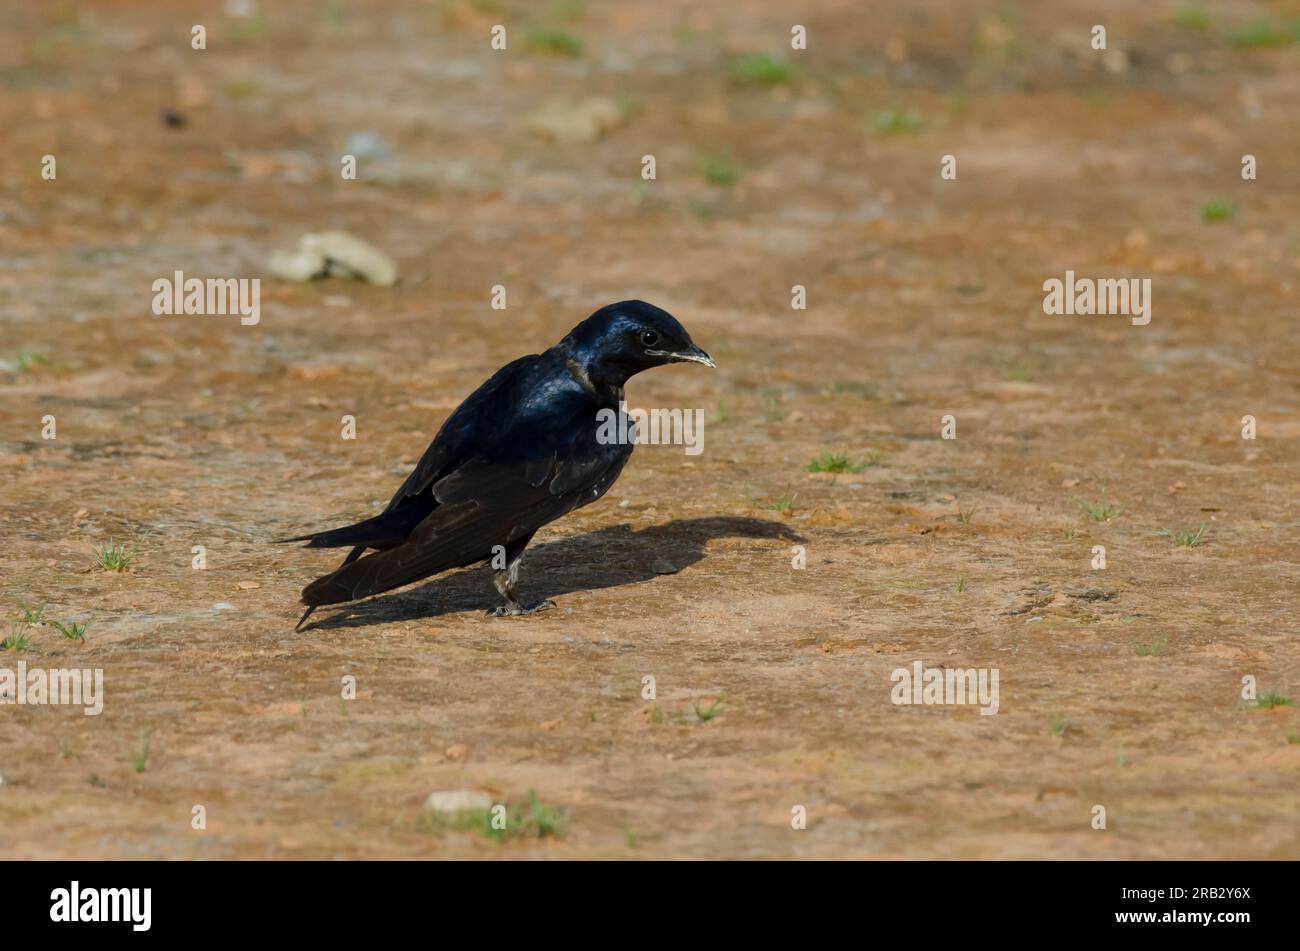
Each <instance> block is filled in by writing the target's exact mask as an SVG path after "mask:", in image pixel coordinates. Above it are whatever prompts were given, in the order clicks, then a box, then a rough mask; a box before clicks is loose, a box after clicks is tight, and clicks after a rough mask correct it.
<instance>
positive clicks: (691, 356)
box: [668, 344, 717, 369]
mask: <svg viewBox="0 0 1300 951" xmlns="http://www.w3.org/2000/svg"><path fill="white" fill-rule="evenodd" d="M668 356H669V357H671V358H672V359H673V361H675V362H682V363H702V364H704V365H705V366H706V367H713V368H715V369H716V368H717V364H716V363H714V362H713V358H712V357H710V356H709V355H708V354H707V353H705V352H704V351H703V350H701V349H700V348H699V347H697V346H695V344H691V346H690V347H689V348H688V349H686V350H682V351H680V352H678V353H670V354H669V355H668Z"/></svg>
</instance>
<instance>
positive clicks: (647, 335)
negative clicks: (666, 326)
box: [641, 330, 659, 347]
mask: <svg viewBox="0 0 1300 951" xmlns="http://www.w3.org/2000/svg"><path fill="white" fill-rule="evenodd" d="M641 342H642V343H643V344H645V345H646V346H647V347H653V346H654V345H655V344H657V343H658V342H659V335H658V334H657V333H655V332H654V331H653V330H645V331H642V333H641Z"/></svg>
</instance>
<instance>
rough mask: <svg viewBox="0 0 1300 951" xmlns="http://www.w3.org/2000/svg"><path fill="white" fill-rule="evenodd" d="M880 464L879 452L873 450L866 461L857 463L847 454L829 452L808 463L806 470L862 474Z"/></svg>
mask: <svg viewBox="0 0 1300 951" xmlns="http://www.w3.org/2000/svg"><path fill="white" fill-rule="evenodd" d="M879 462H880V452H879V450H874V449H873V450H872V451H871V453H870V454H869V455H868V457H867V458H866V459H865V460H861V461H857V462H855V461H853V460H852V459H850V458H849V454H848V453H847V452H831V451H829V450H827V451H826V452H823V453H822V454H821V455H820V456H817V457H816V458H815V459H813V460H812V461H811V462H810V463H808V465H807V467H806V468H807V470H808V471H809V472H861V471H862V470H863V469H865V468H866V467H867V466H874V465H877V464H879Z"/></svg>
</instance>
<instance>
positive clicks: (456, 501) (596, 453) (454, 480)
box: [279, 300, 716, 630]
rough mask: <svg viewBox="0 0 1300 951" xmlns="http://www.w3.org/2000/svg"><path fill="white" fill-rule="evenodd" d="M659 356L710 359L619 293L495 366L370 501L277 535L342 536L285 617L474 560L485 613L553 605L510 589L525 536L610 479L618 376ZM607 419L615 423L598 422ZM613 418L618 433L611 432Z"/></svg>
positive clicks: (663, 317)
mask: <svg viewBox="0 0 1300 951" xmlns="http://www.w3.org/2000/svg"><path fill="white" fill-rule="evenodd" d="M670 363H699V364H702V365H704V366H706V367H715V366H716V364H714V362H713V360H712V359H711V358H710V357H709V355H708V354H707V353H705V352H704V351H703V350H701V349H700V348H699V347H697V346H696V345H695V343H694V341H692V340H691V336H690V334H688V333H687V332H686V329H685V328H684V327H683V326H682V325H681V324H680V323H679V322H678V320H677V318H675V317H674V316H673V315H672V314H670V313H668V312H667V311H666V310H663V309H661V308H659V307H656V306H654V305H653V304H648V303H646V302H645V301H640V300H625V301H619V302H618V303H614V304H609V305H607V306H605V307H602V308H600V309H599V310H597V311H595V312H594V313H593V314H591V315H590V316H589V317H587V318H586V319H585V320H583V321H582V322H581V323H579V324H578V325H577V326H576V327H574V328H573V329H572V330H571V331H569V333H568V334H567V335H565V337H564V338H563V339H562V340H561V341H560V342H559V343H557V344H555V346H553V347H551V348H550V349H548V350H545V351H543V352H542V353H536V354H530V355H529V356H524V357H520V358H519V359H517V360H513V361H511V362H510V363H507V364H506V365H505V366H503V367H502V368H501V369H499V370H497V372H496V373H494V374H492V376H491V377H489V378H488V380H487V381H486V382H484V383H483V384H482V385H481V386H479V388H478V389H477V390H475V391H474V392H473V393H472V394H470V395H469V396H468V397H467V398H466V399H465V401H464V402H463V403H461V404H460V405H459V406H458V407H457V408H456V409H455V411H454V412H452V414H451V415H450V416H448V417H447V419H446V421H445V422H444V423H443V424H442V427H441V428H440V429H439V430H438V432H437V434H436V435H435V436H434V438H433V442H432V443H430V444H429V447H428V448H427V449H426V450H425V451H424V455H423V456H422V457H421V458H420V460H419V462H418V463H416V465H415V468H414V469H413V470H412V471H411V474H410V475H409V476H407V478H406V481H404V482H403V483H402V485H401V486H400V487H399V488H398V490H397V492H396V493H395V494H394V495H393V497H392V500H391V501H390V502H389V503H388V506H387V507H386V508H385V509H384V510H383V511H382V512H381V513H380V514H378V515H376V516H374V517H373V518H368V519H365V520H364V521H360V522H357V523H356V524H353V525H346V526H343V527H342V528H334V529H329V530H327V531H321V532H313V533H311V534H308V535H300V536H297V537H295V538H285V539H280V540H279V541H281V542H304V541H305V542H307V544H306V545H305V546H303V547H305V548H351V551H349V552H348V555H347V557H346V558H344V559H343V563H342V564H341V565H339V567H338V568H336V569H335V570H334V571H331V572H330V573H329V574H327V575H323V576H322V577H320V578H317V579H316V580H315V581H313V582H311V584H309V585H307V586H306V587H305V588H304V589H303V591H302V603H303V604H305V605H306V606H307V609H306V611H305V612H304V613H303V615H302V618H301V619H300V620H299V621H298V624H297V626H296V627H295V630H301V629H302V626H303V625H304V624H305V623H306V622H307V619H308V618H309V617H310V616H311V614H312V612H313V611H315V610H316V609H317V608H318V607H322V606H324V605H331V604H342V603H345V602H348V601H355V600H358V599H360V598H365V597H369V596H370V595H374V594H379V593H380V592H383V591H391V590H392V589H394V588H399V587H402V586H403V585H407V584H410V583H412V582H414V581H419V580H422V579H424V578H428V577H430V576H432V575H435V574H440V573H442V572H444V571H449V570H451V569H454V568H464V567H469V566H470V565H475V564H479V563H484V562H491V564H492V567H493V569H494V572H493V577H492V580H493V585H494V587H495V588H496V590H497V592H498V593H499V594H500V595H501V597H502V598H504V601H505V603H504V604H501V605H499V606H497V607H496V608H495V609H492V610H489V611H488V612H487V614H488V616H491V617H513V616H519V615H528V614H533V613H535V612H537V611H542V610H546V609H547V608H553V607H555V602H553V601H551V600H550V599H545V600H542V601H539V602H536V603H532V604H524V603H522V602H521V601H520V599H519V597H518V582H519V565H520V561H521V560H522V558H523V554H524V549H525V548H527V547H528V543H529V542H530V541H532V538H533V535H534V534H535V533H536V532H537V530H538V529H540V528H541V527H542V526H543V525H546V524H548V523H550V522H553V521H555V520H556V519H558V518H561V517H562V516H564V515H567V514H568V513H569V512H572V511H573V510H574V509H576V508H580V507H582V506H584V505H590V504H591V503H592V502H595V501H596V500H597V499H599V498H600V497H601V496H603V495H604V494H605V493H606V492H608V491H609V488H610V486H612V485H613V484H614V482H615V480H616V479H618V477H619V474H620V473H621V472H622V471H623V467H624V466H625V465H626V464H627V461H628V459H629V457H630V456H631V455H632V443H633V442H634V440H635V426H634V425H633V424H632V423H631V422H630V420H629V419H628V418H627V415H626V413H625V412H624V405H625V404H624V397H623V388H624V386H625V385H626V384H627V381H628V380H629V379H630V378H631V377H632V376H634V375H636V374H637V373H640V372H641V371H643V370H649V369H651V368H653V367H658V366H664V365H666V364H670ZM614 419H617V420H618V423H619V425H618V426H617V428H616V429H615V427H613V426H612V425H604V428H603V429H602V421H604V423H605V424H608V423H609V422H610V421H611V420H614ZM611 431H615V432H617V433H620V434H625V435H624V437H623V438H622V439H621V440H620V439H619V438H613V439H611V438H610V432H611ZM626 434H631V435H630V436H627V435H626Z"/></svg>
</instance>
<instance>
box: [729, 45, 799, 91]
mask: <svg viewBox="0 0 1300 951" xmlns="http://www.w3.org/2000/svg"><path fill="white" fill-rule="evenodd" d="M727 71H728V72H729V73H730V74H731V77H732V78H733V79H735V80H737V81H738V82H742V83H746V84H748V85H751V86H783V85H785V84H787V83H790V82H792V81H793V80H794V67H793V66H791V65H790V64H789V63H788V62H786V61H785V60H783V59H778V58H777V57H775V56H771V55H769V54H767V53H742V54H740V55H739V56H733V57H732V58H731V61H730V62H729V63H728V64H727Z"/></svg>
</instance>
